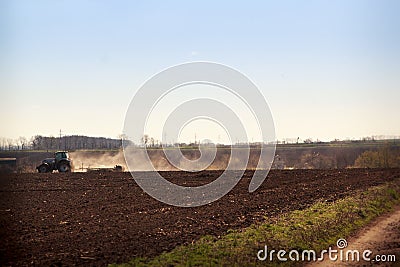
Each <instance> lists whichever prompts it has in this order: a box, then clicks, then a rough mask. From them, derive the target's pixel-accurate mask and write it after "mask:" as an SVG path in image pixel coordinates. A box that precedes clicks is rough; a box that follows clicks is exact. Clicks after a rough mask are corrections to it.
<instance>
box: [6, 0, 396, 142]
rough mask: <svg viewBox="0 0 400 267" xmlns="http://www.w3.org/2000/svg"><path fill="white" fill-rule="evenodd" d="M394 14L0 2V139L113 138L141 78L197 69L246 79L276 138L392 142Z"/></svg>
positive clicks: (328, 7) (387, 8)
mask: <svg viewBox="0 0 400 267" xmlns="http://www.w3.org/2000/svg"><path fill="white" fill-rule="evenodd" d="M399 10H400V2H399V1H364V0H363V1H240V2H239V1H186V2H185V1H18V0H17V1H1V2H0V88H1V91H0V111H1V117H0V124H1V132H0V136H3V137H11V138H16V137H18V136H26V137H30V136H32V135H35V134H43V135H57V134H58V131H59V129H62V130H63V132H64V133H65V134H84V135H91V136H108V137H116V136H117V135H118V134H120V133H121V132H122V127H123V120H124V116H125V111H126V109H127V107H128V105H129V102H130V100H131V98H132V97H133V95H134V93H135V92H136V90H137V89H138V88H139V86H140V85H141V84H142V83H143V82H144V81H145V80H147V79H148V78H149V77H151V76H152V75H154V74H155V73H157V72H159V71H161V70H163V69H164V68H167V67H169V66H171V65H176V64H179V63H183V62H188V61H197V60H201V61H213V62H219V63H222V64H226V65H228V66H231V67H234V68H236V69H238V70H240V71H242V72H243V73H244V74H246V75H247V76H248V77H250V78H251V79H252V80H253V81H254V82H255V83H256V84H257V85H258V87H259V88H260V90H261V91H262V92H263V94H264V95H265V97H266V99H267V101H268V103H269V105H270V108H271V110H272V113H273V116H274V119H275V125H276V132H277V137H278V138H280V139H281V138H286V137H288V138H289V137H293V138H294V137H300V138H303V139H305V138H308V137H312V138H314V139H317V138H319V139H322V140H330V139H333V138H335V137H337V138H346V137H349V138H358V137H362V136H369V135H380V134H382V135H400V119H399V114H400V105H399V99H400V16H399V15H398V13H399ZM199 134H200V135H201V134H202V133H201V131H200V133H199ZM204 137H205V136H204Z"/></svg>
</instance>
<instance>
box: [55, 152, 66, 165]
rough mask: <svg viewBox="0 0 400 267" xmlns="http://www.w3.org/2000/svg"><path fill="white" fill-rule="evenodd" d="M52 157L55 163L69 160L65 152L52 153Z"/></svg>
mask: <svg viewBox="0 0 400 267" xmlns="http://www.w3.org/2000/svg"><path fill="white" fill-rule="evenodd" d="M54 157H55V159H56V162H59V161H60V160H63V159H69V156H68V152H67V151H57V152H56V153H54Z"/></svg>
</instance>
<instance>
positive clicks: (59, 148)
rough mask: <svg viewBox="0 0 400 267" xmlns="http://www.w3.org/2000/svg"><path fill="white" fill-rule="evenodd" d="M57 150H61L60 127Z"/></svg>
mask: <svg viewBox="0 0 400 267" xmlns="http://www.w3.org/2000/svg"><path fill="white" fill-rule="evenodd" d="M58 150H61V129H60V141H59V142H58Z"/></svg>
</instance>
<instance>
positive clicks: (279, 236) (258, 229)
mask: <svg viewBox="0 0 400 267" xmlns="http://www.w3.org/2000/svg"><path fill="white" fill-rule="evenodd" d="M398 204H400V180H397V179H396V180H395V181H393V182H389V183H385V184H384V185H380V186H375V187H371V188H369V189H368V190H366V191H362V192H358V193H357V194H355V195H354V196H351V197H346V198H343V199H340V200H338V201H335V202H318V203H316V204H314V205H312V206H311V207H309V208H306V209H304V210H296V211H292V212H289V213H286V214H283V215H280V216H278V217H274V218H266V219H265V222H263V223H258V224H254V225H251V226H250V227H247V228H245V229H241V230H229V231H228V232H227V234H226V235H224V236H221V237H218V238H217V237H213V236H204V237H202V238H201V239H200V240H198V241H197V242H194V243H193V244H189V245H182V246H179V247H176V248H175V249H173V250H172V251H170V252H165V253H162V254H161V255H159V256H156V257H154V258H143V257H137V258H134V259H132V260H131V261H129V262H127V263H123V264H110V265H109V267H117V266H118V267H128V266H204V265H207V266H243V265H254V266H259V265H264V266H265V264H266V263H268V265H271V264H272V265H282V262H278V261H277V259H276V258H275V259H274V260H275V261H269V262H265V261H259V260H258V259H257V252H258V251H259V250H260V249H263V248H264V246H268V248H271V249H275V250H280V249H285V250H287V251H288V250H292V249H296V250H298V251H300V252H301V251H303V250H310V249H313V250H314V251H317V252H318V251H321V250H323V249H326V248H328V247H329V246H334V245H336V241H337V240H338V239H339V238H348V237H350V236H351V235H352V234H353V233H354V232H356V231H357V230H359V229H360V228H362V227H363V226H365V225H367V224H368V223H369V222H370V221H371V220H373V219H375V218H376V217H378V216H380V215H382V214H384V213H385V212H389V211H391V210H392V209H393V207H394V206H395V205H398ZM283 264H284V265H285V266H292V265H299V264H301V262H296V261H287V262H284V263H283Z"/></svg>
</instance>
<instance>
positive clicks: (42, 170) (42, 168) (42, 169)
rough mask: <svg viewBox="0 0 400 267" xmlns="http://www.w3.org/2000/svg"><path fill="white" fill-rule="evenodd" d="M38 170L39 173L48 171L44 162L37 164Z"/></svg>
mask: <svg viewBox="0 0 400 267" xmlns="http://www.w3.org/2000/svg"><path fill="white" fill-rule="evenodd" d="M38 171H39V172H40V173H45V172H49V168H48V166H47V165H46V164H42V165H40V166H39V168H38Z"/></svg>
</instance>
